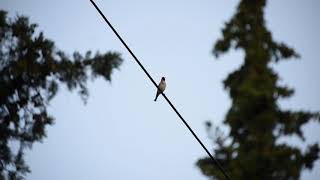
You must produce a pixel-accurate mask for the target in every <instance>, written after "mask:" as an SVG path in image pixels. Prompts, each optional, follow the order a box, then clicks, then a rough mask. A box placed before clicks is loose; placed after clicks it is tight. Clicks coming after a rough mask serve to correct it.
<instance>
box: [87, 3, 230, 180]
mask: <svg viewBox="0 0 320 180" xmlns="http://www.w3.org/2000/svg"><path fill="white" fill-rule="evenodd" d="M90 2H91V3H92V5H93V6H94V7H95V8H96V10H97V11H98V12H99V14H100V15H101V16H102V18H103V19H104V20H105V22H106V23H107V24H108V25H109V27H110V28H111V29H112V31H113V32H114V33H115V35H116V36H117V37H118V38H119V40H120V41H121V43H122V44H123V45H124V46H125V48H126V49H127V50H128V51H129V53H130V54H131V56H132V57H133V58H134V60H135V61H136V62H137V63H138V65H139V66H140V68H141V69H142V70H143V71H144V72H145V74H146V75H147V76H148V78H149V79H150V80H151V82H152V83H153V85H154V86H155V87H156V88H157V89H158V85H157V84H156V82H155V81H154V80H153V78H152V77H151V76H150V74H149V73H148V71H147V70H146V69H145V68H144V67H143V65H142V64H141V62H140V61H139V60H138V58H137V57H136V56H135V55H134V53H133V52H132V51H131V49H130V48H129V47H128V45H127V44H126V43H125V42H124V40H123V39H122V38H121V36H120V35H119V34H118V32H117V31H116V30H115V29H114V27H113V26H112V24H111V23H110V22H109V20H108V19H107V18H106V16H105V15H104V14H103V13H102V12H101V10H100V9H99V7H98V6H97V5H96V3H95V2H94V1H93V0H90ZM161 94H162V95H163V97H164V98H165V99H166V101H167V102H168V103H169V105H170V106H171V108H172V109H173V110H174V112H175V113H176V114H177V115H178V116H179V118H180V119H181V121H182V122H183V124H184V125H185V126H187V128H188V129H189V131H190V132H191V134H192V135H193V136H194V137H195V138H196V140H197V141H198V143H199V144H200V145H201V146H202V148H203V149H204V150H205V151H206V153H207V154H208V155H209V157H210V158H211V159H212V161H213V162H214V165H216V166H217V167H218V168H219V170H220V171H221V172H222V173H223V175H224V176H225V177H226V179H228V180H231V179H230V176H229V175H228V174H227V173H226V171H225V170H224V169H223V167H222V166H221V164H220V163H219V162H218V161H217V160H216V159H215V158H214V157H213V156H212V155H211V153H210V152H209V151H208V149H207V148H206V147H205V146H204V144H203V143H202V142H201V140H200V139H199V138H198V136H197V135H196V133H195V132H194V131H193V130H192V129H191V127H190V126H189V124H188V123H187V122H186V121H185V120H184V118H183V117H182V116H181V114H180V113H179V112H178V110H177V109H176V108H175V107H174V105H173V104H172V103H171V101H170V100H169V99H168V98H167V96H166V95H165V94H164V93H163V92H161Z"/></svg>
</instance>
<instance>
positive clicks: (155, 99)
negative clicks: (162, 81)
mask: <svg viewBox="0 0 320 180" xmlns="http://www.w3.org/2000/svg"><path fill="white" fill-rule="evenodd" d="M159 95H160V93H159V92H157V94H156V98H154V101H157V99H158V96H159Z"/></svg>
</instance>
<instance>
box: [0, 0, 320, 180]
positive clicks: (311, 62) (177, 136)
mask: <svg viewBox="0 0 320 180" xmlns="http://www.w3.org/2000/svg"><path fill="white" fill-rule="evenodd" d="M0 2H1V9H5V10H7V11H9V15H10V16H14V15H16V14H17V13H18V14H23V15H26V16H29V17H30V19H31V21H32V22H35V23H37V24H39V30H41V31H44V33H45V36H46V37H48V38H50V39H52V40H54V41H55V43H56V46H57V47H58V48H59V49H62V50H65V51H67V52H68V53H70V54H71V53H72V52H73V51H74V50H78V51H80V52H84V51H86V50H100V51H108V50H113V51H118V52H121V54H122V55H123V58H124V59H125V62H124V64H123V65H122V66H121V69H120V71H116V72H115V73H114V74H113V75H112V79H113V80H112V83H106V82H105V81H103V80H101V79H99V80H96V81H94V82H92V83H90V84H89V87H90V88H89V89H90V98H89V101H88V104H87V105H84V104H83V103H82V102H81V99H80V98H79V97H78V95H77V94H76V93H75V92H74V93H69V92H67V91H66V90H65V89H61V90H60V93H59V95H58V96H57V97H56V98H55V99H54V100H53V101H52V103H51V106H50V108H49V110H50V112H51V113H52V114H53V115H54V116H55V117H56V123H55V125H54V126H51V127H49V128H47V132H48V137H47V138H46V139H45V140H44V141H43V143H37V144H35V145H34V146H33V149H32V151H29V152H28V153H27V162H28V163H29V165H30V167H31V169H32V173H31V174H29V175H28V179H32V180H42V179H46V180H55V179H59V180H69V179H77V180H87V179H94V180H102V179H111V180H119V179H120V180H124V179H153V180H163V179H168V180H169V179H172V180H173V179H186V180H205V179H207V178H205V177H204V176H203V175H202V174H201V173H200V171H199V169H197V167H196V166H195V162H196V161H197V159H199V158H200V157H203V156H204V155H205V152H204V151H203V150H202V149H201V147H200V146H199V144H198V143H197V142H196V141H195V140H194V139H193V137H192V135H191V134H190V133H189V132H188V131H187V129H186V128H185V127H184V125H183V124H182V123H181V122H180V120H179V119H178V117H177V116H176V114H175V113H174V112H173V111H172V110H171V109H170V107H169V106H168V105H167V103H166V102H165V101H164V100H163V98H162V97H161V98H159V100H158V101H157V103H154V102H153V98H154V95H155V88H154V87H153V85H152V84H151V82H149V80H148V79H147V78H146V76H145V75H144V74H143V72H142V71H141V69H140V68H139V67H138V65H137V64H136V63H135V62H134V61H133V59H132V57H131V56H130V55H129V54H128V53H127V51H126V50H125V49H124V47H123V46H122V45H121V44H120V42H119V41H118V39H116V37H115V35H114V34H113V33H112V32H111V31H110V30H109V29H108V28H107V27H106V25H105V23H104V22H103V21H102V19H101V17H100V16H99V15H98V14H97V12H96V11H95V9H94V8H93V7H92V5H91V4H90V2H89V0H69V1H63V0H56V1H49V0H28V1H23V0H1V1H0ZM96 2H97V4H98V5H99V6H100V7H101V9H102V11H103V12H104V13H105V15H106V16H108V17H109V18H110V20H111V22H112V23H113V25H114V26H115V27H116V28H117V29H118V31H119V33H120V34H121V35H122V36H123V38H124V39H125V41H126V42H127V43H128V45H129V46H130V47H131V48H132V50H133V51H134V52H135V54H136V55H137V56H138V57H139V58H140V60H141V61H142V63H143V64H144V65H145V67H146V68H147V69H148V71H149V72H150V73H151V75H152V76H153V77H154V78H155V79H156V80H159V79H160V78H161V76H163V75H164V76H166V77H167V79H166V80H167V84H168V86H167V90H166V94H167V96H168V97H169V98H170V99H171V100H172V102H173V103H174V104H175V105H176V107H177V108H178V110H179V111H180V112H181V113H182V114H183V116H184V117H185V119H186V120H187V121H188V122H189V124H190V125H191V126H192V127H193V129H194V130H195V131H196V133H197V134H198V135H199V137H200V138H201V139H202V140H203V142H204V143H205V144H206V146H207V147H209V148H212V147H213V145H212V143H211V142H210V140H209V139H208V136H207V134H206V132H205V128H204V122H205V121H206V120H212V121H213V122H214V123H215V124H217V125H218V124H221V121H222V120H223V118H224V116H225V113H226V112H227V110H228V108H229V107H230V99H229V97H228V94H227V92H226V91H224V89H223V86H222V80H223V79H224V78H225V77H226V76H227V75H228V73H230V72H231V71H233V70H235V69H236V68H237V67H238V66H239V65H240V64H241V63H242V59H243V56H242V53H241V52H239V51H231V52H230V53H228V54H227V55H224V56H222V57H220V59H219V60H218V61H217V60H216V59H215V58H214V57H213V56H212V55H211V53H210V52H211V50H212V45H213V43H214V42H215V41H216V39H217V38H218V37H220V35H221V32H220V30H221V28H222V27H223V25H224V22H226V21H227V20H228V19H229V18H230V17H231V16H232V15H233V14H234V12H235V7H236V5H237V4H238V1H236V0H230V1H225V0H203V1H191V0H175V1H172V0H162V1H150V0H130V1H125V0H108V1H107V0H104V1H103V0H96ZM319 9H320V2H319V1H317V0H309V1H300V0H290V1H289V0H286V1H276V0H273V1H269V4H268V6H267V9H266V19H267V24H268V27H269V28H270V30H271V31H272V33H273V37H274V39H276V40H279V41H283V42H286V43H288V44H289V45H292V46H293V47H295V48H296V50H297V51H298V52H299V53H300V54H301V56H302V59H301V60H296V61H288V62H282V63H280V64H277V65H275V68H276V70H277V71H278V72H279V73H280V76H281V77H282V83H284V84H288V85H290V86H291V87H294V88H295V90H296V94H295V96H294V97H293V98H291V99H290V100H285V101H283V102H281V105H282V106H283V107H284V108H293V109H308V110H320V101H319V100H320V99H319V94H318V93H319V92H320V86H319V77H320V76H319V75H320V73H319V71H318V68H319V67H320V66H319V65H320V63H319V60H318V52H320V46H319V45H318V43H319V40H320V36H319V34H318V33H319V32H320V26H319V25H320V21H319V20H318V17H320V12H319ZM93 117H94V118H93ZM304 129H305V132H306V137H307V138H308V142H315V141H319V137H320V126H319V124H316V123H312V124H310V125H307V126H306V127H305V128H304ZM290 142H291V143H293V144H296V145H299V146H303V145H302V144H301V143H298V142H297V140H296V139H295V138H290ZM317 177H320V162H319V161H317V163H316V164H315V167H314V169H313V171H312V172H309V171H306V172H304V173H303V176H302V178H301V179H303V180H316V179H317Z"/></svg>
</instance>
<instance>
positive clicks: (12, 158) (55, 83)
mask: <svg viewBox="0 0 320 180" xmlns="http://www.w3.org/2000/svg"><path fill="white" fill-rule="evenodd" d="M6 14H7V13H6V12H5V11H0V179H12V180H15V179H24V177H25V175H26V173H28V172H30V169H29V168H28V166H27V165H26V163H25V161H24V150H25V149H26V148H30V147H31V146H32V144H33V143H34V142H39V141H41V140H42V139H43V138H44V137H45V135H46V133H45V128H46V126H48V125H51V124H52V123H53V120H54V118H53V117H52V116H51V115H49V114H48V112H47V105H48V104H49V102H50V100H51V99H52V98H53V97H54V96H55V95H56V93H57V92H58V89H59V86H61V85H66V86H67V88H68V89H69V90H77V91H78V92H79V94H80V96H81V97H82V98H83V100H86V99H87V97H88V90H87V85H86V82H87V80H88V78H96V77H103V78H104V79H105V80H107V81H110V80H111V74H112V71H113V69H115V68H118V67H119V66H120V64H121V62H122V59H121V58H120V55H119V54H118V53H114V52H108V53H105V54H100V53H96V54H95V55H92V54H91V53H90V52H87V53H86V54H85V56H82V55H81V54H80V53H77V52H75V53H74V54H73V58H70V57H68V56H67V55H66V53H64V52H63V51H61V50H58V49H57V48H56V47H55V46H54V42H53V41H51V40H49V39H46V38H45V37H44V35H43V33H42V32H41V33H35V30H36V26H37V25H36V24H30V23H29V21H28V18H26V17H24V16H18V17H16V18H15V19H13V20H12V19H9V18H8V17H7V15H6Z"/></svg>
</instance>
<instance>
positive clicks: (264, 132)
mask: <svg viewBox="0 0 320 180" xmlns="http://www.w3.org/2000/svg"><path fill="white" fill-rule="evenodd" d="M265 5H266V0H241V1H240V4H239V6H238V8H237V12H236V14H235V15H234V16H233V17H232V18H231V20H230V21H229V22H228V23H226V25H225V27H224V28H223V30H222V35H223V36H222V38H221V39H219V40H218V41H217V42H216V44H215V46H214V49H213V53H214V55H216V56H219V55H221V54H223V53H226V52H227V51H228V50H229V49H230V48H235V49H241V50H243V51H244V54H245V59H244V64H243V65H242V66H241V67H240V68H239V69H238V70H236V71H235V72H233V73H231V74H230V75H229V76H228V77H227V78H226V79H225V81H224V86H225V88H226V89H227V90H228V91H229V93H230V97H231V99H232V106H231V108H230V110H229V112H228V113H227V116H226V119H225V121H224V123H225V124H226V125H228V126H229V127H230V134H229V136H225V137H224V136H220V137H218V138H216V139H215V140H214V141H215V143H216V144H217V148H216V150H215V153H214V154H215V156H216V157H217V159H218V160H219V161H220V162H221V163H222V165H223V166H224V167H226V169H227V171H228V173H229V174H230V176H231V177H232V179H233V180H248V179H250V180H258V179H259V180H264V179H265V180H279V179H281V180H295V179H299V177H300V173H301V171H302V170H303V169H311V168H312V165H313V163H314V162H315V161H316V160H317V159H318V158H319V146H318V144H314V145H310V146H309V147H308V148H307V149H306V151H302V150H301V149H299V148H297V147H292V146H290V145H288V144H280V143H278V142H277V140H278V139H279V138H280V137H284V136H287V135H297V136H298V137H299V138H300V139H301V140H304V136H303V132H302V130H301V127H302V126H303V125H304V124H306V123H308V122H309V121H310V120H316V119H319V114H318V113H313V112H308V111H298V112H297V111H290V110H283V109H281V108H280V107H279V105H278V100H279V99H280V98H288V97H290V96H292V95H293V93H294V91H293V90H292V89H290V88H288V87H286V86H280V85H279V77H278V75H277V74H276V73H275V72H274V71H273V69H272V68H271V67H270V66H269V65H270V63H277V62H278V61H280V60H285V59H288V60H289V59H292V58H297V57H299V55H298V54H297V53H296V52H295V51H294V49H292V48H290V47H288V46H287V45H286V44H284V43H278V42H275V41H274V40H273V38H272V35H271V33H270V32H269V31H268V29H267V28H266V26H265V20H264V7H265ZM207 125H209V126H210V127H211V124H210V123H209V124H207ZM210 127H209V128H210ZM197 165H198V166H199V168H200V169H201V170H202V172H203V173H204V174H205V175H206V176H209V177H210V178H212V179H221V180H222V179H224V177H223V175H222V174H221V173H220V172H218V170H217V169H216V168H215V167H214V166H213V164H212V162H211V160H210V159H209V158H203V159H200V160H199V161H198V162H197Z"/></svg>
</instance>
